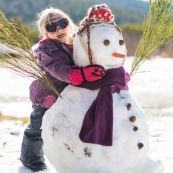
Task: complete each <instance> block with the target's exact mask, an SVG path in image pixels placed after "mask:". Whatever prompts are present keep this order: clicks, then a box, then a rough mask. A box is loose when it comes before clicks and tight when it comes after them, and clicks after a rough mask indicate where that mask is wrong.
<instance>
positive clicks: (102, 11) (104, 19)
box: [77, 4, 121, 35]
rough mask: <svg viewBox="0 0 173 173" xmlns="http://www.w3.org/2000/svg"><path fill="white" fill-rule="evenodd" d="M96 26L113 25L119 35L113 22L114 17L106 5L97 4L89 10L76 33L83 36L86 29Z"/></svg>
mask: <svg viewBox="0 0 173 173" xmlns="http://www.w3.org/2000/svg"><path fill="white" fill-rule="evenodd" d="M97 25H113V26H115V27H116V29H117V30H118V31H119V32H120V33H121V30H120V29H119V27H118V26H117V25H116V24H115V22H114V15H113V14H112V12H111V10H110V9H109V7H108V6H107V5H106V4H98V5H94V6H92V7H91V8H89V10H88V14H87V16H86V17H85V18H84V19H83V20H82V21H81V22H80V26H79V29H78V32H77V33H78V34H79V35H83V33H84V32H85V31H86V28H88V27H92V26H97Z"/></svg>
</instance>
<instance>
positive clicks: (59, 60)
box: [40, 50, 71, 83]
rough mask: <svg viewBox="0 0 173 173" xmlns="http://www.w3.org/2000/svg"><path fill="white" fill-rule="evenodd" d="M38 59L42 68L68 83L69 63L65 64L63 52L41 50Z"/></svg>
mask: <svg viewBox="0 0 173 173" xmlns="http://www.w3.org/2000/svg"><path fill="white" fill-rule="evenodd" d="M40 61H41V64H42V66H43V67H44V69H45V70H46V71H47V72H48V73H50V74H51V75H52V76H53V77H55V78H56V79H58V80H60V81H63V82H66V83H70V80H69V72H70V68H71V65H70V63H69V64H67V62H66V60H65V58H64V57H63V54H61V52H59V51H58V50H54V51H53V52H50V51H49V50H44V51H43V52H41V56H40Z"/></svg>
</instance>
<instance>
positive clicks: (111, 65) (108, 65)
mask: <svg viewBox="0 0 173 173" xmlns="http://www.w3.org/2000/svg"><path fill="white" fill-rule="evenodd" d="M106 66H108V67H116V66H117V64H116V65H106Z"/></svg>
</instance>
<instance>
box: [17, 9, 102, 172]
mask: <svg viewBox="0 0 173 173" xmlns="http://www.w3.org/2000/svg"><path fill="white" fill-rule="evenodd" d="M37 24H38V28H39V31H40V34H41V36H42V37H43V38H42V40H40V42H39V43H38V44H37V45H38V46H37V47H35V48H34V53H35V54H36V57H37V60H38V64H39V65H40V67H41V68H42V69H43V70H44V71H45V73H46V74H47V76H48V77H49V79H50V80H52V82H53V83H54V85H55V86H56V89H57V91H58V92H59V93H61V92H62V91H63V89H64V88H65V87H66V86H67V85H68V84H69V83H70V84H72V85H79V84H81V83H82V82H83V81H89V82H94V81H96V80H99V79H101V78H102V76H104V75H105V70H104V68H103V67H102V66H99V65H89V66H86V67H77V66H74V62H73V60H72V48H73V46H72V41H73V38H72V35H73V33H74V29H75V25H74V24H73V22H72V20H71V19H70V18H69V17H68V16H67V15H66V14H65V13H64V12H62V11H61V10H59V9H54V8H48V9H46V10H43V11H42V12H41V13H40V15H39V20H38V22H37ZM30 99H31V101H32V103H33V106H32V107H33V112H32V113H31V116H30V124H29V126H28V127H27V129H26V130H25V132H24V137H23V142H22V147H21V157H20V160H21V162H22V164H23V165H24V166H26V167H28V168H29V169H31V170H33V171H34V172H36V171H41V170H45V169H47V166H46V164H45V163H44V155H43V149H42V146H43V140H42V138H41V129H40V128H41V124H42V118H43V115H44V113H45V111H46V110H47V109H48V108H50V107H51V106H52V104H53V103H54V102H55V101H56V99H57V95H56V94H55V93H54V92H52V91H51V90H49V89H48V88H46V87H45V86H44V85H42V83H40V82H39V81H38V80H36V81H34V82H33V83H32V84H31V86H30Z"/></svg>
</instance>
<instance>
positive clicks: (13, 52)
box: [0, 10, 61, 97]
mask: <svg viewBox="0 0 173 173" xmlns="http://www.w3.org/2000/svg"><path fill="white" fill-rule="evenodd" d="M30 50H31V46H30V43H29V39H28V37H27V34H26V32H25V30H24V28H23V26H22V24H21V23H16V22H15V21H12V22H9V21H8V20H7V19H6V17H5V15H4V14H3V12H2V11H1V10H0V67H3V68H6V69H8V70H10V71H12V72H14V73H16V74H18V75H20V76H24V77H32V78H34V79H37V80H39V81H40V82H42V83H43V85H45V86H46V87H48V88H49V89H51V90H52V91H54V92H55V93H56V94H57V95H58V96H60V97H61V95H60V94H59V93H58V91H57V90H56V88H55V86H54V84H53V83H52V82H51V81H50V80H49V78H48V77H47V76H46V74H45V72H44V71H43V70H42V69H41V68H40V66H39V65H38V64H37V60H36V58H35V57H34V55H33V53H32V52H31V51H30Z"/></svg>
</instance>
